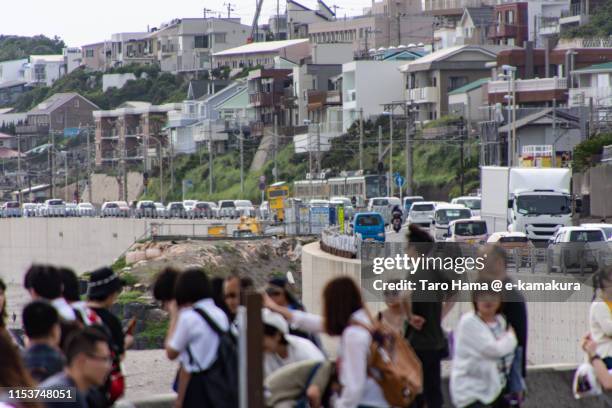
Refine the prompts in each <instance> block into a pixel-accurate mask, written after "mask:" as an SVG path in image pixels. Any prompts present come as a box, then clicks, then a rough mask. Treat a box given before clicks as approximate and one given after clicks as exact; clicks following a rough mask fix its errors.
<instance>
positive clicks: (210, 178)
mask: <svg viewBox="0 0 612 408" xmlns="http://www.w3.org/2000/svg"><path fill="white" fill-rule="evenodd" d="M213 161H214V153H213V137H212V121H211V119H208V193H209V194H210V195H212V193H213V187H214V186H213V183H214V178H213V167H214V166H213ZM173 177H174V176H173Z"/></svg>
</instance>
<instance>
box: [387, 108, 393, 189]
mask: <svg viewBox="0 0 612 408" xmlns="http://www.w3.org/2000/svg"><path fill="white" fill-rule="evenodd" d="M388 182H389V193H390V194H389V195H390V196H391V197H393V111H391V114H390V115H389V180H388Z"/></svg>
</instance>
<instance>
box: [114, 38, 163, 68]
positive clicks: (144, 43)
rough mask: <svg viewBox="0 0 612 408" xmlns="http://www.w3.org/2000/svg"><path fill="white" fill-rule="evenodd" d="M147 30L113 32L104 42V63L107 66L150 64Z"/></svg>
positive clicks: (151, 59)
mask: <svg viewBox="0 0 612 408" xmlns="http://www.w3.org/2000/svg"><path fill="white" fill-rule="evenodd" d="M148 36H149V33H148V32H135V33H115V34H113V35H111V40H110V41H109V42H107V43H106V46H105V47H106V48H105V55H106V63H107V65H108V66H109V67H119V66H124V65H129V64H150V63H152V62H153V61H154V60H153V58H152V57H151V56H150V55H149V53H148V49H149V47H150V44H149V40H148Z"/></svg>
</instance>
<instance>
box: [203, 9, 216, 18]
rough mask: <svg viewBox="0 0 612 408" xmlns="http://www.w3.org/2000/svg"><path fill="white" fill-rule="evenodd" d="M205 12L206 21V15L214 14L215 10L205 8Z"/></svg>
mask: <svg viewBox="0 0 612 408" xmlns="http://www.w3.org/2000/svg"><path fill="white" fill-rule="evenodd" d="M203 12H204V19H206V14H208V13H212V12H214V10H211V9H209V8H205V9H204V10H203Z"/></svg>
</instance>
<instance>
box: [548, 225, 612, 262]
mask: <svg viewBox="0 0 612 408" xmlns="http://www.w3.org/2000/svg"><path fill="white" fill-rule="evenodd" d="M610 249H611V248H610V244H609V243H608V242H607V241H606V235H605V234H604V232H603V230H602V229H601V228H589V227H582V226H581V227H561V228H559V229H558V230H557V232H555V234H554V235H553V236H552V238H551V239H550V240H549V241H548V248H547V267H548V272H549V273H551V272H561V273H567V272H570V271H572V270H578V271H580V272H581V273H584V272H585V270H586V269H588V270H590V271H591V272H594V271H595V270H597V268H598V267H599V262H600V260H602V259H603V260H608V259H609V257H610Z"/></svg>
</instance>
